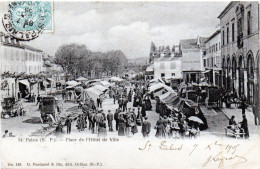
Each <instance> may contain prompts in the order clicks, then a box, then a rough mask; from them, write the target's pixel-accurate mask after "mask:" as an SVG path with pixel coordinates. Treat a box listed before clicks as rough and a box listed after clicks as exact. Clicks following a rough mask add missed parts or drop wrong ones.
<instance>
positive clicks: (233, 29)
mask: <svg viewBox="0 0 260 169" xmlns="http://www.w3.org/2000/svg"><path fill="white" fill-rule="evenodd" d="M231 31H232V42H234V41H235V23H232V30H231Z"/></svg>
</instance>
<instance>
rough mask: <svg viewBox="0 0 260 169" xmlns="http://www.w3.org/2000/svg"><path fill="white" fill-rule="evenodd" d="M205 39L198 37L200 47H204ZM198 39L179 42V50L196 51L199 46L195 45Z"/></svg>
mask: <svg viewBox="0 0 260 169" xmlns="http://www.w3.org/2000/svg"><path fill="white" fill-rule="evenodd" d="M206 40H207V38H205V37H199V42H200V47H203V46H204V45H205V41H206ZM197 42H198V39H183V40H180V45H181V49H198V48H199V46H198V45H197Z"/></svg>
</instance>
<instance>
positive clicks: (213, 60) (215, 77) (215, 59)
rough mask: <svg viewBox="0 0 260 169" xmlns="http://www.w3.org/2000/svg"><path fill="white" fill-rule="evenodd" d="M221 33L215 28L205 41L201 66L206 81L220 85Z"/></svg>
mask: <svg viewBox="0 0 260 169" xmlns="http://www.w3.org/2000/svg"><path fill="white" fill-rule="evenodd" d="M220 40H221V34H220V30H217V31H216V32H215V33H214V34H212V35H211V36H210V37H209V38H208V39H207V40H206V41H205V45H206V54H205V55H204V56H203V67H204V68H205V76H206V77H207V80H208V83H210V84H213V85H214V86H221V70H222V69H221V45H220Z"/></svg>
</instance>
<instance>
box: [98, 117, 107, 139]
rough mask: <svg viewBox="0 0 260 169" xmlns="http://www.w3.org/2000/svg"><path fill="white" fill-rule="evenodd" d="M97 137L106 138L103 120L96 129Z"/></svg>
mask: <svg viewBox="0 0 260 169" xmlns="http://www.w3.org/2000/svg"><path fill="white" fill-rule="evenodd" d="M97 136H98V137H103V138H104V137H106V136H107V128H106V123H105V122H104V120H102V121H101V122H100V123H99V127H98V135H97Z"/></svg>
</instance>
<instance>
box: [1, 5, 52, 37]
mask: <svg viewBox="0 0 260 169" xmlns="http://www.w3.org/2000/svg"><path fill="white" fill-rule="evenodd" d="M3 25H4V28H5V30H6V31H7V32H9V33H10V34H11V35H12V36H13V37H14V38H17V39H19V40H24V41H28V40H32V39H35V38H37V37H38V36H39V34H41V33H43V32H53V2H50V1H13V2H10V3H9V10H8V13H7V14H5V15H4V17H3Z"/></svg>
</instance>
